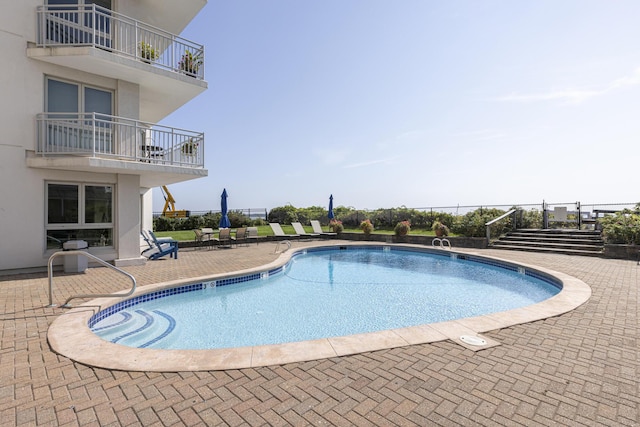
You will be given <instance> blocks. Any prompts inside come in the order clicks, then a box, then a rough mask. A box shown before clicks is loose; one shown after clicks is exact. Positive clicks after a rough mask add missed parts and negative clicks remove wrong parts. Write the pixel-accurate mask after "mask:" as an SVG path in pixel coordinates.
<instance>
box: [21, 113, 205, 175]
mask: <svg viewBox="0 0 640 427" xmlns="http://www.w3.org/2000/svg"><path fill="white" fill-rule="evenodd" d="M36 122H37V142H36V150H35V155H34V156H32V157H29V158H28V159H27V164H28V165H29V166H30V167H36V168H47V169H60V170H73V171H84V172H93V173H123V174H132V175H140V177H141V178H140V180H141V186H143V187H156V186H158V185H164V184H171V183H175V182H181V181H186V180H189V179H194V178H199V177H202V176H207V171H206V170H205V169H204V134H203V133H201V132H194V131H189V130H185V129H177V128H171V127H167V126H162V125H158V124H151V123H145V122H141V121H137V120H131V119H127V118H123V117H117V116H109V115H105V114H98V113H85V114H71V113H42V114H39V115H38V116H37V118H36Z"/></svg>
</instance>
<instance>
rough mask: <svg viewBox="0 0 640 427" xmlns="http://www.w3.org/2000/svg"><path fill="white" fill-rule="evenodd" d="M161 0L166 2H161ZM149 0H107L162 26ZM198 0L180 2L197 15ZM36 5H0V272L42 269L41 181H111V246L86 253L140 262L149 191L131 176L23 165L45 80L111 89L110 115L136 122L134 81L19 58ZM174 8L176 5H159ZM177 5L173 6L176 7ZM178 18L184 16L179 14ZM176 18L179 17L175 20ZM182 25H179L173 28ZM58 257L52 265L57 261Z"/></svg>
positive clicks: (31, 39)
mask: <svg viewBox="0 0 640 427" xmlns="http://www.w3.org/2000/svg"><path fill="white" fill-rule="evenodd" d="M162 1H163V2H164V1H169V0H162ZM153 2H155V0H149V1H146V0H145V1H140V2H137V1H136V2H135V3H136V4H133V3H134V2H129V1H128V0H126V1H125V0H115V1H114V9H116V10H117V11H119V12H121V13H125V14H126V12H127V10H126V8H127V7H129V8H132V9H131V11H133V10H135V12H136V13H137V14H138V15H140V16H141V17H144V15H145V14H144V8H145V7H146V8H147V9H149V8H152V7H153V12H152V13H155V14H158V15H159V16H160V17H161V18H162V19H163V20H164V21H163V22H166V21H169V20H171V19H172V17H171V15H170V14H167V12H166V11H163V10H162V8H157V7H154V4H155V3H153ZM205 3H206V1H205V0H190V1H187V2H186V3H185V4H186V6H187V7H188V8H190V9H192V10H191V13H192V14H195V13H197V10H200V9H201V8H202V7H203V6H204V4H205ZM42 4H44V1H43V0H0V11H1V13H0V50H1V51H2V56H3V58H4V61H3V63H2V66H0V130H1V131H0V235H2V241H0V274H2V273H5V272H10V271H11V270H14V269H25V268H31V267H44V266H46V264H47V261H48V259H49V256H50V255H51V254H52V253H53V251H52V250H49V251H48V250H46V212H45V207H46V203H45V193H46V191H45V188H46V187H45V186H46V183H47V182H50V181H55V182H71V183H97V184H101V183H103V184H111V185H113V186H114V188H115V195H114V200H113V202H114V213H115V215H114V221H115V222H114V232H115V234H114V247H95V248H91V249H90V250H91V252H92V253H94V254H95V255H98V256H100V257H101V258H103V259H105V260H107V261H113V260H115V261H116V263H120V264H121V265H123V264H130V263H134V262H136V261H137V262H140V261H141V260H142V258H141V257H140V245H139V242H140V240H139V235H140V234H139V232H140V228H141V227H144V228H146V229H151V228H152V205H153V204H152V191H151V189H149V188H141V187H140V177H139V176H138V175H129V174H120V175H118V174H115V173H104V171H101V170H100V169H98V170H97V172H93V173H92V172H77V171H65V170H55V169H46V168H36V167H28V166H27V162H26V158H27V157H28V156H33V155H34V150H35V147H36V137H37V135H36V116H37V114H39V113H41V112H44V111H45V109H46V108H45V80H46V77H47V76H51V77H54V78H57V79H62V80H68V81H72V82H76V83H83V84H86V85H90V86H94V87H98V88H101V89H107V90H112V91H114V93H115V97H114V111H113V113H114V115H116V116H121V117H128V118H131V119H137V118H139V117H140V89H139V86H138V85H137V84H134V83H131V82H127V81H122V80H116V79H112V78H107V77H104V76H100V75H96V74H89V73H85V72H80V71H77V70H75V69H73V68H71V67H64V66H59V65H54V64H51V63H48V62H45V61H41V60H38V59H34V58H29V57H28V56H27V53H26V52H27V47H28V46H30V47H33V46H34V45H33V44H34V43H35V38H36V7H37V6H39V5H42ZM167 4H169V5H172V7H177V8H180V7H181V6H180V3H179V2H177V3H176V2H171V1H169V3H167ZM176 5H177V6H176ZM185 16H186V15H185ZM182 18H184V17H182ZM181 25H182V26H183V25H186V22H183V23H182V24H181ZM61 262H62V260H59V261H58V262H57V263H61Z"/></svg>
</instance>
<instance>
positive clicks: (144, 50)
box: [139, 41, 160, 64]
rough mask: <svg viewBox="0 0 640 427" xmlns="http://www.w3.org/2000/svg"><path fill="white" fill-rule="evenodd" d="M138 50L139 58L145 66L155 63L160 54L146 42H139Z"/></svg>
mask: <svg viewBox="0 0 640 427" xmlns="http://www.w3.org/2000/svg"><path fill="white" fill-rule="evenodd" d="M139 48H140V58H142V60H143V61H144V62H146V63H147V64H151V61H155V60H156V59H158V58H159V57H160V53H159V52H158V51H157V50H156V49H154V48H153V46H151V45H150V44H149V43H147V42H143V41H142V42H140V45H139Z"/></svg>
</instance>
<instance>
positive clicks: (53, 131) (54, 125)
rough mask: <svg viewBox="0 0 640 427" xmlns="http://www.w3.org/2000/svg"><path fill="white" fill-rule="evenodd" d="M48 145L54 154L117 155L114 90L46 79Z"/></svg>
mask: <svg viewBox="0 0 640 427" xmlns="http://www.w3.org/2000/svg"><path fill="white" fill-rule="evenodd" d="M46 83H47V88H46V92H45V108H46V112H47V113H48V119H49V126H48V128H47V130H46V132H47V133H46V138H47V145H48V146H49V147H50V149H51V150H53V151H58V152H60V151H63V152H69V153H73V152H81V153H85V152H91V153H94V152H95V153H104V154H112V153H113V129H112V127H113V123H112V114H113V98H114V94H113V92H112V91H108V90H103V89H98V88H95V87H91V86H88V85H84V84H80V83H74V82H69V81H62V80H57V79H54V78H47V79H46Z"/></svg>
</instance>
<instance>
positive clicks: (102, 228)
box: [46, 182, 113, 249]
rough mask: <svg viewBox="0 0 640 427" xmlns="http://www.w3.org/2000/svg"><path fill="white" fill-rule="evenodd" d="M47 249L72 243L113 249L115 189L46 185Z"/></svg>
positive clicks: (66, 184) (61, 184) (75, 185)
mask: <svg viewBox="0 0 640 427" xmlns="http://www.w3.org/2000/svg"><path fill="white" fill-rule="evenodd" d="M46 197H47V223H46V230H47V242H46V247H47V249H60V248H61V247H62V245H63V244H64V242H66V241H69V240H85V241H87V243H88V244H89V246H113V186H112V185H104V184H70V183H65V184H63V183H53V182H50V183H47V195H46Z"/></svg>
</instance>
